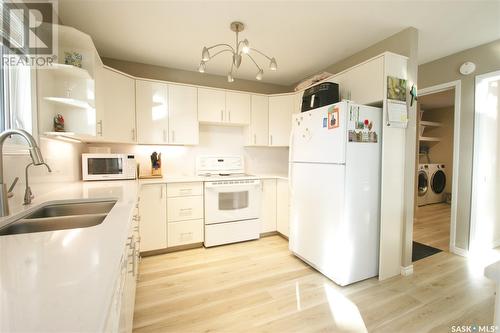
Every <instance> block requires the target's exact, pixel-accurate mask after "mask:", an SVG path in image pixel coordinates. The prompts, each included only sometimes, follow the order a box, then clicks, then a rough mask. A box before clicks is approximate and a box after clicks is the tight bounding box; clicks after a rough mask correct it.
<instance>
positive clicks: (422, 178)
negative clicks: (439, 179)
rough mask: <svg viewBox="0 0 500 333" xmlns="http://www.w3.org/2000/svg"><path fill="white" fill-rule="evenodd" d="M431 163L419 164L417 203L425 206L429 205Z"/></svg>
mask: <svg viewBox="0 0 500 333" xmlns="http://www.w3.org/2000/svg"><path fill="white" fill-rule="evenodd" d="M429 187H430V186H429V165H428V164H419V165H418V181H417V193H418V197H417V205H418V206H423V205H427V203H428V202H427V197H428V195H429V192H430V191H431V190H430V189H429Z"/></svg>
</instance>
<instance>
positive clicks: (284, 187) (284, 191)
mask: <svg viewBox="0 0 500 333" xmlns="http://www.w3.org/2000/svg"><path fill="white" fill-rule="evenodd" d="M289 215H290V200H289V189H288V180H287V179H277V182H276V228H277V230H278V232H279V233H280V234H282V235H284V236H286V237H288V234H289Z"/></svg>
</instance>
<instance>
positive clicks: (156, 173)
mask: <svg viewBox="0 0 500 333" xmlns="http://www.w3.org/2000/svg"><path fill="white" fill-rule="evenodd" d="M161 175H162V172H161V168H156V169H155V168H151V176H156V177H160V176H161Z"/></svg>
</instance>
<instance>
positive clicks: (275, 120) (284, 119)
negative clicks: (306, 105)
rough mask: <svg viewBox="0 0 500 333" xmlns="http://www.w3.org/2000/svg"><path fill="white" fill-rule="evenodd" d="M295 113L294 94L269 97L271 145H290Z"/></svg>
mask: <svg viewBox="0 0 500 333" xmlns="http://www.w3.org/2000/svg"><path fill="white" fill-rule="evenodd" d="M293 113H294V95H280V96H271V97H269V145H270V146H274V147H288V145H289V141H290V131H291V128H292V114H293Z"/></svg>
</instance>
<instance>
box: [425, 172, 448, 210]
mask: <svg viewBox="0 0 500 333" xmlns="http://www.w3.org/2000/svg"><path fill="white" fill-rule="evenodd" d="M428 174H429V190H428V191H427V192H428V194H427V204H433V203H438V202H444V201H445V196H444V194H445V192H444V189H445V187H446V169H445V165H444V164H429V168H428Z"/></svg>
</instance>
